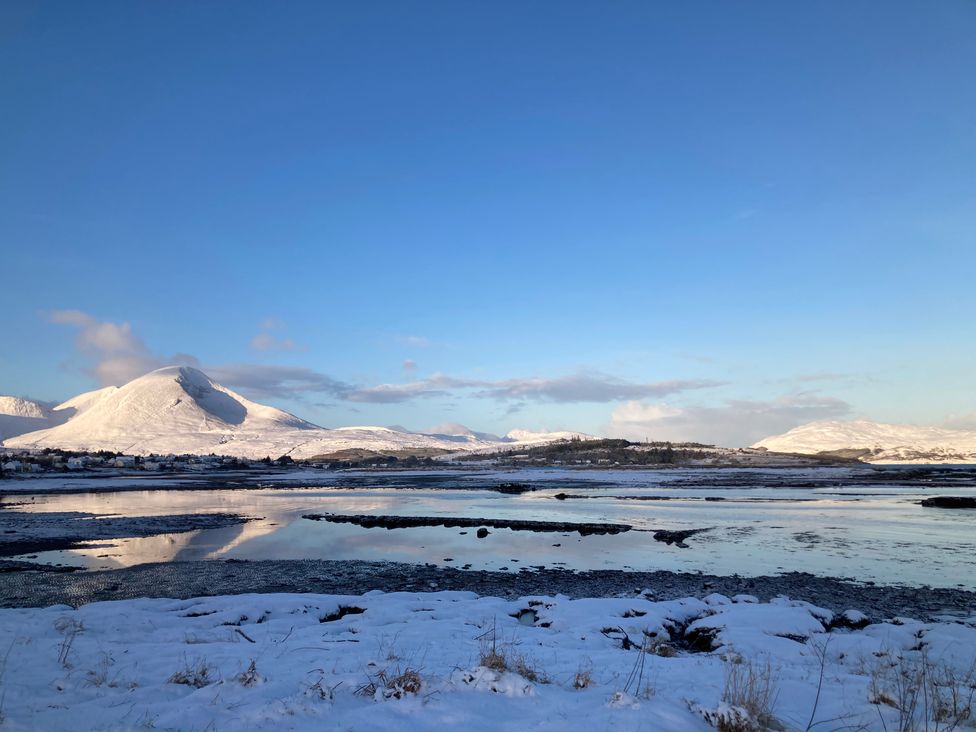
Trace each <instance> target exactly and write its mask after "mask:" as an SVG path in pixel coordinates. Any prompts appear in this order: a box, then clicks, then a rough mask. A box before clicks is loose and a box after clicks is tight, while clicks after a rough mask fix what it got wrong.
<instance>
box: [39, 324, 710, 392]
mask: <svg viewBox="0 0 976 732" xmlns="http://www.w3.org/2000/svg"><path fill="white" fill-rule="evenodd" d="M49 319H50V320H51V321H52V322H56V323H61V324H65V325H70V326H73V327H75V328H77V329H78V337H77V341H76V343H77V346H78V349H79V351H80V352H81V353H83V354H84V355H85V356H86V357H87V358H89V359H90V360H91V361H92V362H93V365H92V367H91V368H90V370H89V371H90V373H92V374H93V375H94V376H95V377H96V378H97V379H98V381H99V382H100V383H102V384H116V385H118V384H124V383H125V382H127V381H131V380H132V379H134V378H137V377H139V376H142V375H143V374H145V373H146V372H148V371H151V370H153V369H156V368H159V367H161V366H165V365H168V364H173V363H180V364H188V365H192V366H199V360H198V359H196V358H194V357H193V356H190V355H187V354H177V355H174V356H171V357H168V358H166V357H163V356H160V355H159V354H156V353H154V352H153V351H152V350H150V349H149V348H148V347H147V346H146V344H145V343H144V342H143V341H142V339H140V338H139V337H138V336H137V335H136V334H135V333H134V332H133V330H132V326H131V325H130V324H129V323H128V322H122V323H113V322H109V321H102V320H98V319H97V318H95V317H94V316H92V315H89V314H88V313H84V312H81V311H79V310H59V311H56V312H54V313H51V314H50V315H49ZM261 327H262V328H264V330H262V332H261V333H259V334H258V336H256V339H257V338H260V337H262V336H266V337H267V338H268V339H271V341H269V342H265V341H263V340H262V341H258V342H256V343H255V342H253V341H252V346H254V347H255V348H256V349H257V350H261V351H266V350H274V349H279V350H280V347H281V345H282V343H286V344H287V343H291V341H282V340H281V339H277V338H276V337H275V336H274V335H273V334H272V333H270V332H268V331H269V330H273V329H281V328H283V327H284V324H283V323H281V322H280V321H274V320H268V321H264V322H262V323H261ZM203 368H204V370H205V371H206V372H207V373H208V374H209V375H210V376H211V377H212V378H214V379H215V380H216V381H218V382H220V383H222V384H225V385H227V386H229V387H233V388H237V389H240V390H241V391H243V392H245V393H246V394H248V395H250V396H253V397H255V398H269V397H270V398H280V399H307V397H309V396H310V395H321V394H326V395H328V396H329V397H330V398H331V399H334V400H339V401H344V402H358V403H373V404H393V403H400V402H407V401H411V400H417V399H433V398H438V399H447V398H459V397H468V398H474V399H488V400H493V401H496V402H500V403H502V404H505V405H507V406H508V408H509V411H517V410H518V409H521V408H522V407H523V406H524V405H526V404H527V403H530V402H537V403H538V402H542V403H556V404H573V403H583V402H591V403H608V402H620V401H626V400H641V399H660V398H663V397H666V396H670V395H672V394H678V393H681V392H686V391H691V390H697V389H707V388H710V387H715V386H720V385H721V384H722V382H718V381H710V380H704V379H675V380H669V381H654V382H635V381H628V380H625V379H620V378H618V377H615V376H611V375H608V374H604V373H600V372H597V371H588V372H580V373H576V374H572V375H569V376H556V377H543V376H530V377H518V378H508V379H470V378H464V377H457V376H451V375H449V374H434V375H432V376H430V377H427V378H424V379H415V380H413V381H408V382H404V383H385V384H376V385H362V384H353V383H349V382H346V381H343V380H341V379H337V378H334V377H332V376H330V375H328V374H325V373H322V372H319V371H316V370H314V369H311V368H306V367H302V366H278V365H268V364H247V363H232V364H216V365H207V366H205V367H203ZM403 369H404V371H405V372H408V373H412V372H413V371H414V370H415V369H416V363H415V362H414V361H413V360H410V359H408V360H406V361H404V362H403Z"/></svg>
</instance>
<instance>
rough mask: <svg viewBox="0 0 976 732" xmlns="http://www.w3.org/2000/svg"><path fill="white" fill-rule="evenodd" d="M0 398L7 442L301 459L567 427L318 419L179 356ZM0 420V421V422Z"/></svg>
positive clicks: (473, 445)
mask: <svg viewBox="0 0 976 732" xmlns="http://www.w3.org/2000/svg"><path fill="white" fill-rule="evenodd" d="M5 399H6V401H3V402H0V407H3V408H4V409H6V410H8V411H10V412H11V413H12V414H10V415H4V417H5V418H7V419H8V420H10V423H11V425H12V429H11V431H9V432H7V433H5V439H4V443H3V444H4V446H6V447H12V448H44V447H51V448H63V449H72V450H87V451H96V450H112V451H115V452H124V453H128V454H135V455H147V454H150V453H157V454H170V453H174V454H184V453H190V454H193V453H196V454H210V453H216V454H220V455H234V456H239V457H248V458H262V457H265V456H271V457H278V456H280V455H290V456H292V457H293V458H296V459H303V458H310V457H314V456H318V455H329V454H332V453H336V452H339V451H343V450H369V451H374V452H391V451H399V450H417V449H430V450H458V449H477V448H485V447H490V446H492V445H498V444H509V443H513V442H517V441H518V440H516V439H515V437H514V435H515V434H518V435H524V436H525V438H526V439H525V441H526V442H544V441H553V440H558V439H562V436H563V435H564V434H565V435H570V434H572V433H552V434H549V433H530V432H524V431H517V432H516V433H511V434H510V436H509V437H507V438H497V437H494V436H491V435H487V434H485V433H476V432H472V431H471V430H468V429H467V428H465V427H463V426H462V425H451V426H450V428H451V431H452V432H454V433H455V434H434V435H431V434H420V433H415V432H407V431H404V430H397V429H391V428H388V427H368V426H363V427H342V428H340V429H331V430H330V429H324V428H322V427H319V426H317V425H314V424H312V423H311V422H306V421H305V420H303V419H300V418H299V417H296V416H295V415H293V414H289V413H288V412H284V411H282V410H280V409H276V408H274V407H269V406H265V405H263V404H258V403H256V402H252V401H250V400H249V399H247V398H245V397H243V396H241V395H240V394H237V393H235V392H233V391H231V390H230V389H227V388H226V387H223V386H221V385H220V384H217V383H216V382H214V381H213V380H211V379H210V378H209V377H208V376H207V375H206V374H204V373H203V372H202V371H199V370H198V369H194V368H190V367H187V366H168V367H166V368H162V369H158V370H156V371H153V372H151V373H148V374H146V375H145V376H141V377H139V378H138V379H135V380H133V381H130V382H129V383H128V384H126V385H125V386H122V387H107V388H105V389H100V390H98V391H93V392H87V393H85V394H81V395H79V396H77V397H74V398H72V399H69V400H68V401H66V402H64V403H62V404H59V405H58V406H57V407H54V408H53V409H49V408H46V407H44V406H43V405H40V404H37V403H34V402H29V401H27V400H22V399H14V398H12V397H10V398H5ZM14 420H17V422H16V424H15V423H14ZM25 420H26V421H25ZM3 426H4V423H3V422H0V428H2V427H3ZM14 428H15V429H14ZM31 430H36V431H31ZM14 435H16V436H14ZM547 435H548V437H547ZM7 438H9V439H7Z"/></svg>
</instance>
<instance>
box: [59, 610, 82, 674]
mask: <svg viewBox="0 0 976 732" xmlns="http://www.w3.org/2000/svg"><path fill="white" fill-rule="evenodd" d="M54 629H55V630H56V631H58V632H59V633H60V634H61V635H63V636H64V637H63V638H62V639H61V643H60V644H59V645H58V663H59V664H61V666H62V668H66V669H69V668H71V662H70V661H69V659H68V657H69V656H70V655H71V648H72V646H74V643H75V638H77V637H78V634H79V633H82V632H84V630H85V626H84V625H82V624H81V623H79V622H78V621H77V620H74V619H73V618H67V617H65V618H59V619H58V620H57V622H55V623H54Z"/></svg>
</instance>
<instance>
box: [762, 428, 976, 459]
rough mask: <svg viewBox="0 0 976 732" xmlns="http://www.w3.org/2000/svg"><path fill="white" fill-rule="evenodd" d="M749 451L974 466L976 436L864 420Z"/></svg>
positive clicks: (804, 431) (791, 435) (802, 432)
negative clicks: (967, 464) (763, 449)
mask: <svg viewBox="0 0 976 732" xmlns="http://www.w3.org/2000/svg"><path fill="white" fill-rule="evenodd" d="M753 447H765V448H766V449H767V450H772V451H775V452H795V453H803V454H816V453H820V452H844V453H850V454H852V456H853V457H858V458H860V459H861V460H864V461H866V462H872V463H976V432H972V431H967V430H950V429H943V428H940V427H920V426H917V425H896V424H879V423H877V422H869V421H866V420H859V421H852V422H843V421H838V420H833V421H824V422H811V423H810V424H805V425H802V426H800V427H796V428H794V429H792V430H790V431H789V432H786V433H784V434H782V435H777V436H774V437H767V438H765V439H763V440H760V441H759V442H757V443H756V444H755V445H753ZM853 453H860V454H853Z"/></svg>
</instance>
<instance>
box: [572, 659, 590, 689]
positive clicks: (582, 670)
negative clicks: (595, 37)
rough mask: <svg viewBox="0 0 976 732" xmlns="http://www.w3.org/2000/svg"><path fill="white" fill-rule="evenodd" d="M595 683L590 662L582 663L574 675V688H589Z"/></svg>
mask: <svg viewBox="0 0 976 732" xmlns="http://www.w3.org/2000/svg"><path fill="white" fill-rule="evenodd" d="M592 685H593V670H592V667H591V665H590V663H589V661H588V662H587V663H586V664H580V667H579V668H578V669H577V670H576V675H575V676H574V677H573V688H574V689H589V688H590V687H591V686H592Z"/></svg>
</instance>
